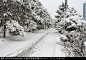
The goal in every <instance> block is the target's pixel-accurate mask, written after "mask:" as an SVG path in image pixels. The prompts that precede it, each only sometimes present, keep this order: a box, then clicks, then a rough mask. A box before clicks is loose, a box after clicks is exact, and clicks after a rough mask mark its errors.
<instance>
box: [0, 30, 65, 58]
mask: <svg viewBox="0 0 86 60" xmlns="http://www.w3.org/2000/svg"><path fill="white" fill-rule="evenodd" d="M60 37H61V35H60V34H59V33H57V31H56V30H54V29H48V30H40V31H37V32H35V33H27V36H25V37H20V36H11V37H8V38H6V39H4V38H0V57H15V56H17V57H65V54H64V53H63V52H62V48H63V46H61V41H60V39H59V38H60ZM3 40H4V41H3Z"/></svg>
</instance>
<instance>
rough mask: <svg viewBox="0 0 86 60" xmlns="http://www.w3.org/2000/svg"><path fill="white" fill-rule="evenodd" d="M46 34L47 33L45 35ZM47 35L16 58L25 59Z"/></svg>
mask: <svg viewBox="0 0 86 60" xmlns="http://www.w3.org/2000/svg"><path fill="white" fill-rule="evenodd" d="M47 34H48V33H47ZM47 34H45V35H44V36H42V37H41V38H40V39H39V40H38V41H37V42H35V43H34V44H32V46H31V47H28V48H27V49H25V50H23V52H21V53H20V54H18V55H17V56H16V57H26V56H27V55H30V54H31V52H32V51H33V49H34V48H35V45H36V44H38V43H39V42H40V41H41V40H42V39H43V38H44V37H45V36H46V35H47Z"/></svg>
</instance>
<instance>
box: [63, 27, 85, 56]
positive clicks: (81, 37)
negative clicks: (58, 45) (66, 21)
mask: <svg viewBox="0 0 86 60" xmlns="http://www.w3.org/2000/svg"><path fill="white" fill-rule="evenodd" d="M61 41H62V42H63V43H64V46H65V47H64V49H63V51H64V52H65V53H66V54H67V56H70V57H86V52H85V50H86V48H85V47H86V27H84V26H82V27H80V28H79V29H76V30H74V31H72V32H71V33H68V34H66V38H64V37H61Z"/></svg>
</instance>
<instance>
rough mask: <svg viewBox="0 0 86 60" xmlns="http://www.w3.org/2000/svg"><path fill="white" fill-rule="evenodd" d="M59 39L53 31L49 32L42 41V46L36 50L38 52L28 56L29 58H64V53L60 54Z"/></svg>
mask: <svg viewBox="0 0 86 60" xmlns="http://www.w3.org/2000/svg"><path fill="white" fill-rule="evenodd" d="M59 38H60V34H59V33H57V32H55V31H54V32H49V33H48V35H47V36H46V37H45V38H44V39H43V40H44V41H45V42H44V44H42V46H41V47H39V48H38V49H39V50H37V51H36V52H35V53H33V54H32V55H30V57H66V55H65V54H64V52H62V48H63V46H61V45H60V43H61V41H60V39H59ZM41 43H42V42H41ZM41 43H40V44H41ZM38 45H39V44H38Z"/></svg>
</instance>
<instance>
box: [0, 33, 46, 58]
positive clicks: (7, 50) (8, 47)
mask: <svg viewBox="0 0 86 60" xmlns="http://www.w3.org/2000/svg"><path fill="white" fill-rule="evenodd" d="M45 34H46V32H43V31H42V32H37V33H36V34H32V35H28V36H27V37H24V38H20V39H19V38H13V39H11V40H9V42H7V43H5V44H2V45H0V57H9V56H11V55H12V56H13V54H14V56H15V55H17V54H18V53H19V52H20V51H21V50H24V49H25V48H24V47H26V46H28V47H29V46H31V45H32V44H34V43H35V42H36V41H37V40H39V39H40V38H41V37H42V36H44V35H45ZM18 50H20V51H18Z"/></svg>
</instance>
